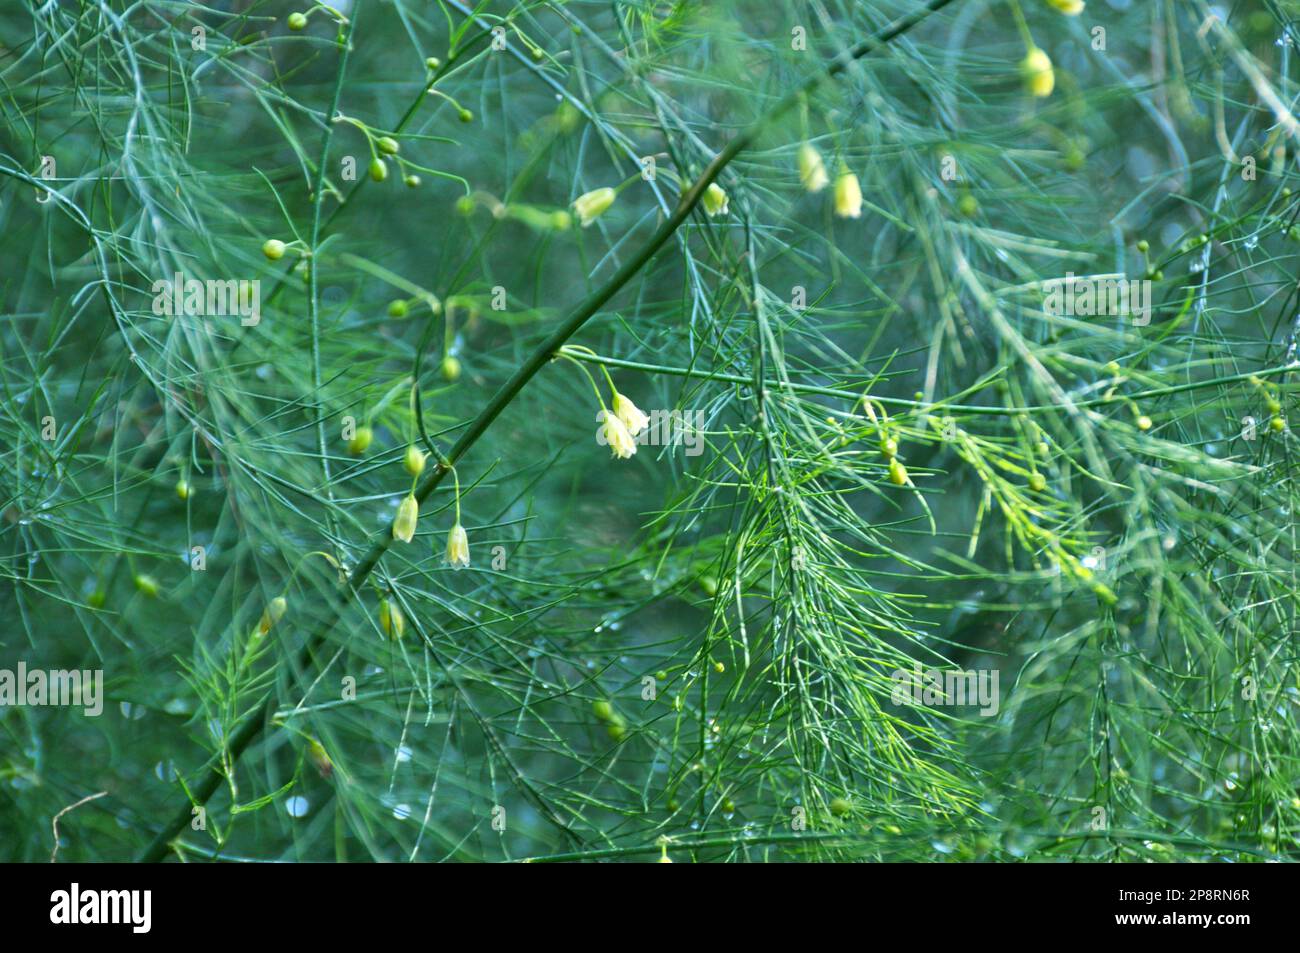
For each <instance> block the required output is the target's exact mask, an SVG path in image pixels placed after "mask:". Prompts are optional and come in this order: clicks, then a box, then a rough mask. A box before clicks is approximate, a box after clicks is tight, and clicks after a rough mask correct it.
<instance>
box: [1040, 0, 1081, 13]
mask: <svg viewBox="0 0 1300 953" xmlns="http://www.w3.org/2000/svg"><path fill="white" fill-rule="evenodd" d="M1047 5H1048V6H1049V7H1051V8H1052V9H1053V10H1056V11H1058V12H1060V13H1064V14H1065V15H1066V16H1067V17H1077V16H1078V15H1079V14H1080V13H1082V12H1083V0H1047Z"/></svg>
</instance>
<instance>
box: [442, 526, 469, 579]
mask: <svg viewBox="0 0 1300 953" xmlns="http://www.w3.org/2000/svg"><path fill="white" fill-rule="evenodd" d="M447 565H449V566H451V568H452V569H464V568H465V567H466V566H468V565H469V536H467V535H466V533H465V527H463V526H461V525H460V523H457V524H456V525H455V526H453V527H452V528H451V532H450V533H448V534H447Z"/></svg>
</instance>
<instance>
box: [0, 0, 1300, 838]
mask: <svg viewBox="0 0 1300 953" xmlns="http://www.w3.org/2000/svg"><path fill="white" fill-rule="evenodd" d="M1072 6H1073V5H1072V4H1071V3H1070V2H1068V0H1061V2H1047V0H1020V2H1019V3H1018V4H1017V3H1016V2H1014V0H1011V2H1007V0H948V2H945V0H932V2H931V3H929V4H928V5H922V4H920V3H917V2H912V0H881V2H877V3H871V4H859V3H852V2H829V3H813V4H803V3H792V2H774V3H754V2H743V0H729V2H718V3H709V4H694V3H686V2H667V3H648V2H630V0H617V2H615V3H598V2H587V0H573V2H564V3H558V2H532V0H524V2H512V0H484V2H481V3H478V4H477V5H471V4H469V3H465V2H463V0H437V2H434V3H429V4H411V3H407V2H405V0H394V2H392V3H381V2H375V0H353V2H349V3H335V4H334V5H332V6H330V5H325V4H321V5H316V6H312V7H310V8H309V9H301V10H295V9H294V7H293V4H292V3H288V2H278V0H277V2H263V0H228V2H223V3H214V4H207V5H200V4H192V3H180V2H165V0H148V2H142V3H133V4H128V3H125V2H123V0H87V2H83V3H78V4H57V3H36V2H34V0H24V2H23V3H22V4H19V5H16V6H10V7H7V8H6V9H4V10H3V11H0V120H2V121H0V314H3V324H2V325H0V388H2V390H0V398H2V400H0V436H2V437H3V440H2V442H0V583H2V585H0V620H3V621H2V622H0V670H6V669H7V670H14V669H16V667H17V665H18V663H19V662H20V661H21V662H23V663H24V664H25V665H26V666H27V668H29V669H37V668H40V669H82V670H95V669H102V670H103V673H104V687H105V696H106V704H105V707H104V711H103V714H102V715H99V716H97V717H94V716H88V715H87V714H85V713H84V712H83V711H82V709H81V708H78V707H49V706H39V705H24V706H19V705H7V706H0V858H3V859H10V860H46V859H48V858H49V855H50V853H51V850H52V849H53V848H54V846H55V845H54V839H53V835H52V833H51V820H52V819H53V818H54V816H55V815H56V814H58V813H59V812H60V811H61V810H62V809H64V808H66V807H68V806H69V805H71V804H74V803H75V802H78V801H79V800H80V799H82V798H84V797H87V796H88V795H91V794H95V793H97V792H101V791H104V792H107V794H106V796H104V797H100V798H98V799H96V800H94V801H90V802H87V803H86V804H84V805H81V806H78V807H77V808H76V809H75V810H74V811H71V812H69V813H67V814H65V815H64V816H63V817H62V818H61V819H60V821H59V837H60V841H59V859H62V860H123V859H129V858H132V857H139V858H143V859H150V860H156V859H161V858H162V857H165V856H176V857H180V858H182V859H190V860H201V859H205V858H222V859H248V860H258V861H269V860H310V861H320V860H340V861H361V860H412V861H431V860H518V859H536V860H542V859H602V858H604V859H627V860H654V859H656V858H659V857H660V856H667V857H669V858H671V859H673V860H676V861H686V860H699V861H724V860H749V861H779V860H936V859H949V860H1013V859H1027V860H1120V861H1137V860H1147V859H1189V860H1190V859H1197V860H1210V859H1228V860H1239V861H1247V860H1255V859H1277V858H1289V857H1292V856H1294V855H1295V853H1296V851H1297V848H1298V847H1300V840H1298V838H1300V736H1298V735H1297V730H1296V718H1295V716H1296V712H1297V706H1300V679H1298V674H1300V673H1298V671H1297V635H1296V622H1295V619H1296V609H1297V596H1298V592H1300V589H1298V585H1300V584H1298V582H1297V576H1296V565H1295V548H1296V532H1297V522H1296V509H1297V505H1298V504H1300V500H1297V492H1296V484H1295V480H1294V477H1295V473H1294V470H1295V467H1296V460H1295V450H1296V445H1295V437H1294V434H1293V432H1292V430H1291V429H1290V424H1289V423H1288V416H1289V415H1291V416H1294V415H1293V414H1291V411H1292V407H1291V404H1292V394H1293V393H1294V390H1295V387H1296V383H1295V370H1296V369H1297V367H1300V365H1298V364H1297V354H1296V349H1297V334H1298V333H1300V302H1298V301H1297V275H1300V254H1298V253H1300V241H1297V239H1300V225H1298V224H1297V218H1298V217H1300V203H1298V202H1297V198H1296V196H1295V194H1293V192H1292V189H1293V188H1294V187H1295V185H1296V181H1297V179H1298V178H1300V176H1298V175H1297V166H1296V155H1297V151H1298V150H1300V126H1298V125H1297V121H1296V118H1295V115H1294V111H1295V108H1296V103H1297V98H1298V96H1300V82H1298V81H1300V76H1298V74H1297V64H1296V56H1297V50H1296V43H1297V31H1300V7H1298V6H1297V5H1296V3H1294V2H1293V0H1260V2H1245V0H1243V2H1238V3H1232V4H1224V5H1218V6H1211V5H1209V4H1207V3H1204V2H1201V0H1190V2H1184V3H1174V2H1172V0H1157V2H1152V3H1132V4H1130V3H1119V2H1108V0H1090V2H1089V3H1088V4H1087V6H1086V8H1085V9H1084V10H1083V12H1082V13H1078V14H1075V15H1070V10H1071V8H1072ZM295 12H298V13H303V14H306V21H305V23H304V22H303V21H302V20H299V19H297V18H296V17H295V18H294V19H293V20H292V22H290V14H293V13H295ZM1099 31H1100V32H1099ZM1031 49H1041V50H1042V51H1043V52H1044V53H1045V54H1046V55H1047V57H1048V59H1049V61H1050V65H1049V66H1048V67H1047V69H1048V70H1050V73H1049V72H1046V71H1041V69H1040V71H1039V72H1038V73H1037V74H1032V73H1031V74H1026V71H1025V68H1024V67H1022V61H1024V60H1025V59H1026V56H1027V53H1028V51H1029V50H1031ZM1040 67H1041V64H1040ZM1036 68H1038V67H1036ZM1049 79H1050V82H1048V80H1049ZM808 147H811V148H812V149H813V150H815V151H816V157H817V158H818V160H819V161H820V163H821V167H822V169H824V175H825V180H826V184H825V187H824V188H816V189H814V188H806V187H805V186H806V185H807V186H817V185H819V184H820V183H819V182H817V181H814V180H815V179H816V178H817V170H816V169H815V168H811V167H809V166H808V163H809V162H811V161H814V160H813V158H812V153H811V152H809V151H808ZM801 166H802V175H801ZM711 183H712V184H713V186H714V187H713V188H710V184H711ZM719 188H720V189H721V190H722V193H719V192H718V191H717V189H719ZM855 188H856V189H858V190H860V193H861V197H860V199H859V198H858V197H857V196H856V195H855V191H854V190H855ZM601 189H609V190H612V192H603V193H602V192H599V191H598V190H601ZM592 193H595V194H594V195H592ZM859 204H860V207H859ZM855 213H856V214H855ZM178 274H179V275H180V276H181V278H182V280H185V279H194V280H197V281H199V282H216V283H219V285H218V288H219V290H220V291H221V293H222V297H221V300H220V301H218V302H217V307H216V309H215V310H216V311H218V312H220V313H216V314H214V313H210V312H211V311H213V310H214V309H213V307H212V305H213V303H214V302H213V299H212V297H211V296H209V297H208V298H207V299H206V300H199V299H195V300H192V301H190V300H187V301H186V302H185V304H186V305H187V306H186V307H179V306H178V307H177V308H173V309H164V308H162V307H161V306H160V303H159V302H160V294H161V293H162V289H163V287H164V286H163V285H160V284H158V283H160V282H162V283H166V284H167V285H170V283H171V282H172V281H173V276H175V275H178ZM1073 276H1080V277H1081V279H1083V280H1082V283H1081V284H1080V283H1072V282H1070V281H1069V280H1068V279H1069V278H1073ZM241 281H243V282H251V281H256V282H258V284H257V286H256V288H255V289H254V290H252V291H250V292H249V296H248V297H245V298H242V299H241V298H240V296H239V287H240V286H239V282H241ZM1063 281H1064V282H1065V283H1064V284H1062V282H1063ZM1121 281H1122V282H1123V285H1122V287H1123V288H1124V289H1126V290H1127V289H1130V288H1131V289H1132V291H1133V293H1134V296H1133V297H1132V298H1129V299H1126V300H1127V304H1128V305H1129V307H1128V308H1120V309H1118V310H1117V309H1116V307H1115V304H1116V301H1118V300H1119V299H1110V300H1108V299H1107V292H1108V291H1112V290H1114V289H1116V288H1118V287H1120V285H1119V282H1121ZM1054 282H1055V283H1054ZM249 287H250V288H251V287H252V286H249ZM1085 287H1086V288H1087V289H1089V293H1091V291H1092V290H1096V289H1100V290H1101V297H1100V299H1093V298H1088V299H1084V298H1082V297H1079V296H1076V295H1075V291H1076V289H1081V288H1085ZM1063 289H1064V291H1065V292H1068V294H1065V293H1063ZM1144 296H1146V297H1145V304H1146V305H1148V306H1149V308H1148V309H1146V310H1144V309H1143V306H1142V301H1143V300H1144ZM254 302H255V303H256V305H257V307H256V308H255V309H254V308H253V307H252V305H253V304H254ZM254 312H255V313H254ZM618 393H621V394H622V395H624V397H625V398H626V399H627V400H630V401H631V402H632V403H633V404H634V405H635V406H636V407H638V408H641V409H643V410H645V411H646V412H647V413H648V414H649V416H650V426H649V427H648V428H647V429H646V430H645V431H644V433H645V434H646V435H647V436H649V437H650V439H646V438H644V437H643V438H642V440H643V442H642V443H641V444H640V445H638V446H636V447H635V451H636V452H635V453H634V454H631V455H629V454H628V453H627V452H626V448H623V450H624V452H623V454H622V456H624V457H626V458H620V457H619V456H616V455H614V454H612V453H611V448H610V447H608V446H604V445H603V444H604V443H606V442H609V443H612V444H613V449H615V450H618V449H620V440H622V439H625V438H628V437H630V435H629V434H628V433H627V432H626V431H625V430H624V431H620V430H619V428H620V427H622V426H623V424H622V423H617V424H616V423H613V422H610V423H608V424H602V423H601V417H600V416H599V414H600V412H602V411H606V410H607V411H608V412H609V413H610V414H611V416H612V415H613V413H614V411H615V410H619V407H622V406H623V405H621V404H620V405H619V407H616V406H615V396H616V394H618ZM619 417H622V418H624V420H625V421H626V420H628V419H631V420H632V422H633V423H634V424H635V423H636V421H635V418H634V417H632V418H629V417H628V413H627V412H626V411H620V413H619ZM615 419H618V418H615ZM1298 419H1300V418H1298ZM664 420H670V421H678V422H681V423H682V425H683V429H682V430H677V431H672V430H665V429H664V426H663V421H664ZM633 429H636V428H635V427H634V428H633ZM665 436H668V437H674V438H675V439H669V440H662V439H659V438H661V437H665ZM598 437H599V439H598ZM609 438H612V439H609ZM425 455H427V456H425ZM407 499H409V502H406V503H404V502H403V501H404V500H407ZM413 507H414V508H416V509H418V518H417V515H416V513H415V512H414V511H413V510H412V508H413ZM453 527H463V530H464V533H465V540H466V542H467V544H468V556H469V566H468V567H467V568H463V569H462V568H461V567H460V566H459V565H458V562H459V561H460V556H461V553H460V552H459V551H458V550H459V546H458V545H452V546H451V548H450V549H449V542H450V543H459V540H458V539H456V538H454V537H453V535H452V534H453V533H454V532H455V531H454V530H453ZM279 600H283V601H279ZM914 665H919V666H921V667H923V668H925V669H938V670H941V671H955V670H963V671H977V672H983V673H992V672H996V673H997V675H998V677H999V681H998V682H997V685H998V687H999V691H998V697H997V699H996V704H995V705H993V706H991V708H992V709H995V710H989V707H990V706H984V707H983V708H981V706H980V705H979V704H974V701H975V700H974V699H973V698H967V699H966V700H965V701H966V702H967V704H951V702H952V701H954V699H952V698H947V699H942V698H930V699H928V702H929V703H927V704H920V705H917V704H906V703H902V702H901V700H900V698H899V696H898V690H899V685H900V676H899V674H898V673H900V672H904V673H910V672H913V671H914ZM2 687H3V686H0V689H2ZM0 701H3V697H2V696H0ZM173 819H174V820H173Z"/></svg>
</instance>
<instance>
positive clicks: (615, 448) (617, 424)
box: [600, 410, 636, 460]
mask: <svg viewBox="0 0 1300 953" xmlns="http://www.w3.org/2000/svg"><path fill="white" fill-rule="evenodd" d="M601 416H602V420H601V424H600V429H601V433H602V434H603V435H604V437H605V443H606V445H607V446H608V447H609V449H610V450H611V451H612V452H613V454H614V456H616V457H618V458H619V459H620V460H626V459H627V458H628V457H630V456H632V455H633V454H634V453H636V441H635V440H633V439H632V434H630V433H629V432H628V429H627V424H625V423H623V421H621V420H619V419H618V414H615V413H611V412H610V411H608V410H606V411H602V412H601Z"/></svg>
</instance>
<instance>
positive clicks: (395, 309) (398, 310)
mask: <svg viewBox="0 0 1300 953" xmlns="http://www.w3.org/2000/svg"><path fill="white" fill-rule="evenodd" d="M406 312H407V305H406V302H405V301H403V300H402V299H401V298H397V299H395V300H393V301H390V302H388V316H389V317H390V318H404V317H406Z"/></svg>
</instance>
